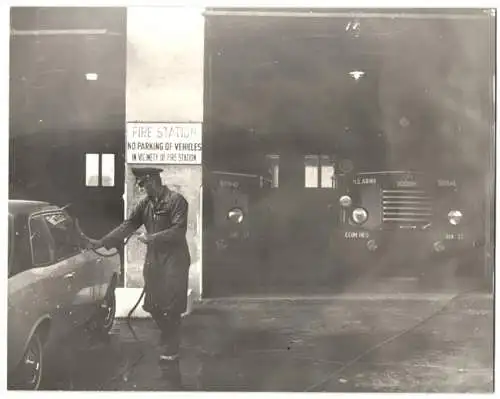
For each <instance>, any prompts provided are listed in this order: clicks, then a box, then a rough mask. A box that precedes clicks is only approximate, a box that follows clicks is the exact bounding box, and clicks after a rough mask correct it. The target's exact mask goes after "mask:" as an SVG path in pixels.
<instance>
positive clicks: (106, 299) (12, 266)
mask: <svg viewBox="0 0 500 399" xmlns="http://www.w3.org/2000/svg"><path fill="white" fill-rule="evenodd" d="M8 208H9V215H8V217H9V221H8V228H9V240H8V326H7V329H8V332H7V338H8V347H7V352H8V355H7V356H8V386H9V389H23V390H38V389H39V388H40V385H41V382H42V378H43V372H44V361H45V358H46V356H45V355H46V349H47V348H48V347H51V348H52V347H53V348H57V347H58V342H61V338H63V337H65V336H68V334H69V333H71V332H73V331H75V329H78V328H81V327H84V326H91V328H90V330H91V331H92V332H95V333H96V334H104V335H107V334H108V333H109V331H110V330H111V328H112V326H113V323H114V319H115V313H116V299H115V289H116V286H117V282H118V277H119V274H120V260H119V255H118V254H116V255H114V254H113V253H112V252H110V253H107V254H106V253H103V254H101V253H100V252H98V251H95V250H91V249H88V245H86V242H85V239H84V237H83V236H82V234H81V231H80V230H79V229H78V227H77V220H76V219H73V218H72V217H71V216H70V215H69V214H68V213H67V211H66V209H64V208H61V207H58V206H56V205H52V204H50V203H47V202H41V201H25V200H9V204H8Z"/></svg>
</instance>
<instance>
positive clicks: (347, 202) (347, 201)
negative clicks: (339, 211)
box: [339, 195, 352, 208]
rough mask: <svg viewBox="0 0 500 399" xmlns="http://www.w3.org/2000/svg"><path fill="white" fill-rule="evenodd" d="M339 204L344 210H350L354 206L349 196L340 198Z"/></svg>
mask: <svg viewBox="0 0 500 399" xmlns="http://www.w3.org/2000/svg"><path fill="white" fill-rule="evenodd" d="M339 202H340V206H342V207H344V208H348V207H350V206H351V205H352V199H351V197H349V196H348V195H343V196H342V197H340V199H339Z"/></svg>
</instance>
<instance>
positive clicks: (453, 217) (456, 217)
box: [448, 211, 463, 226]
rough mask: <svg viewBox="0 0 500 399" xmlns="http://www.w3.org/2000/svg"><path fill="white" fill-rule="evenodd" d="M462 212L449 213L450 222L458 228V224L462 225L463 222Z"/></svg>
mask: <svg viewBox="0 0 500 399" xmlns="http://www.w3.org/2000/svg"><path fill="white" fill-rule="evenodd" d="M462 217H463V215H462V212H460V211H450V212H449V213H448V220H449V221H450V223H451V224H452V225H454V226H456V225H457V224H459V223H460V221H461V220H462Z"/></svg>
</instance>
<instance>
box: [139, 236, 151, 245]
mask: <svg viewBox="0 0 500 399" xmlns="http://www.w3.org/2000/svg"><path fill="white" fill-rule="evenodd" d="M137 239H138V240H139V241H140V242H142V243H143V244H149V243H150V242H152V241H153V236H152V235H151V234H148V233H142V234H141V235H140V236H139V237H137Z"/></svg>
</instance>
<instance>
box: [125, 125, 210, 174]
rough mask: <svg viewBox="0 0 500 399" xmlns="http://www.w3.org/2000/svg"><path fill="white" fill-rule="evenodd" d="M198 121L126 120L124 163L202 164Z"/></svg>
mask: <svg viewBox="0 0 500 399" xmlns="http://www.w3.org/2000/svg"><path fill="white" fill-rule="evenodd" d="M201 144H202V143H201V123H142V122H130V123H127V149H126V153H127V163H133V164H161V163H164V164H197V165H199V164H201V154H202V145H201Z"/></svg>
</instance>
